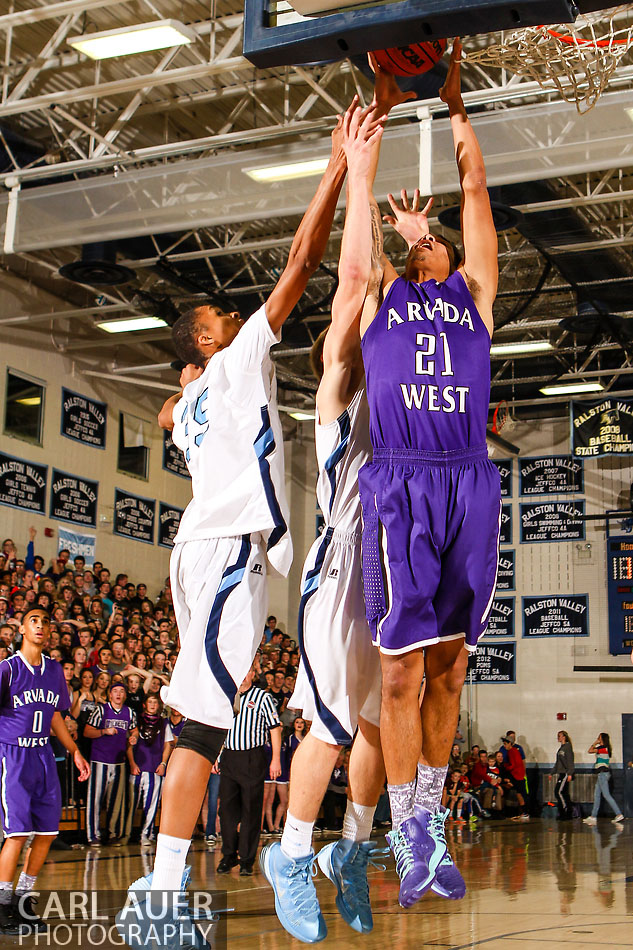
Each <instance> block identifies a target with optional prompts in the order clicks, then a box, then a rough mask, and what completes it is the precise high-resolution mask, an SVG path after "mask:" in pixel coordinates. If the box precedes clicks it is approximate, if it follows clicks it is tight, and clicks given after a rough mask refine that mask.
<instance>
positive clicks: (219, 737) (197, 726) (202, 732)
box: [178, 719, 226, 765]
mask: <svg viewBox="0 0 633 950" xmlns="http://www.w3.org/2000/svg"><path fill="white" fill-rule="evenodd" d="M225 739H226V729H218V728H217V727H216V726H207V724H206V723H204V722H195V721H194V720H193V719H187V721H186V722H185V724H184V726H183V727H182V732H181V733H180V738H179V740H178V748H179V749H189V750H190V751H191V752H196V753H197V754H198V755H201V756H202V757H203V758H204V759H207V760H208V761H209V762H210V763H211V765H213V764H214V763H215V761H216V759H217V757H218V756H219V754H220V750H221V749H222V746H223V745H224V740H225Z"/></svg>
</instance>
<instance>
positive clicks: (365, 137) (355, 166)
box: [342, 101, 387, 176]
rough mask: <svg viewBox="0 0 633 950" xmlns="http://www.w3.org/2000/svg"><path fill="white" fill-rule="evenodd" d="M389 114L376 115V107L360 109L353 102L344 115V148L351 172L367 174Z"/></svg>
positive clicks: (361, 174) (360, 174)
mask: <svg viewBox="0 0 633 950" xmlns="http://www.w3.org/2000/svg"><path fill="white" fill-rule="evenodd" d="M386 118H387V116H386V115H382V116H380V117H376V115H375V112H374V109H373V107H372V106H369V108H367V109H360V108H359V106H358V103H357V102H356V101H354V102H352V105H351V106H350V107H349V109H348V110H347V112H346V113H345V115H344V116H343V129H342V135H343V142H342V144H343V150H344V152H345V156H346V158H347V167H348V169H349V171H350V173H353V174H357V175H359V176H366V175H367V174H368V172H369V165H370V161H371V154H372V149H373V147H374V145H375V144H376V143H377V142H378V140H379V139H380V136H381V135H382V132H383V125H384V122H385V120H386Z"/></svg>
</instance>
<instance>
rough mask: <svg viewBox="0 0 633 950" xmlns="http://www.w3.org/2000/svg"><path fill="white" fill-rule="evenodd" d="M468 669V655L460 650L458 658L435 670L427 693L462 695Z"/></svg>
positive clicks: (429, 680)
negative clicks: (439, 692) (437, 692)
mask: <svg viewBox="0 0 633 950" xmlns="http://www.w3.org/2000/svg"><path fill="white" fill-rule="evenodd" d="M467 669H468V653H467V652H466V650H460V652H459V653H458V654H457V656H456V657H451V658H450V659H448V660H447V661H446V662H445V663H444V664H442V665H441V666H440V668H439V669H437V668H436V669H434V670H433V673H432V675H429V676H428V678H427V682H426V691H427V693H428V692H433V691H435V690H437V691H439V690H441V691H442V692H443V693H450V694H453V695H458V696H459V695H460V693H461V691H462V687H463V685H464V680H465V679H466V671H467Z"/></svg>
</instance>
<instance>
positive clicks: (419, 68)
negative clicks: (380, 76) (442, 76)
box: [374, 40, 446, 76]
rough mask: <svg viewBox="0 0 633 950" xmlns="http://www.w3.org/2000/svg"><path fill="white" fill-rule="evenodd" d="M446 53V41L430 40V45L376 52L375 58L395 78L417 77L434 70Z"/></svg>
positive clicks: (396, 47)
mask: <svg viewBox="0 0 633 950" xmlns="http://www.w3.org/2000/svg"><path fill="white" fill-rule="evenodd" d="M445 52H446V40H430V41H429V42H428V43H412V44H411V45H410V46H393V47H392V48H391V49H379V50H374V56H375V57H376V59H377V60H378V63H379V64H380V65H381V66H382V68H383V69H384V70H385V71H386V72H388V73H393V75H395V76H417V75H419V74H420V73H426V72H428V71H429V69H433V67H434V66H435V64H436V63H439V61H440V60H441V58H442V56H443V55H444V53H445Z"/></svg>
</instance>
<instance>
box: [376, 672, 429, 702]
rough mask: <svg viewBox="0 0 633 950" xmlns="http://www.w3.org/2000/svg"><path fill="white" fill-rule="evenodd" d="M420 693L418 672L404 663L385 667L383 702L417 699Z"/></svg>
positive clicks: (383, 673)
mask: <svg viewBox="0 0 633 950" xmlns="http://www.w3.org/2000/svg"><path fill="white" fill-rule="evenodd" d="M419 691H420V676H419V674H418V672H417V670H414V669H411V668H410V667H409V666H408V665H407V664H406V663H404V662H393V663H390V664H389V665H388V666H383V670H382V702H383V705H384V703H385V702H387V703H389V702H398V701H400V700H403V699H406V698H407V697H411V696H413V697H414V698H416V702H417V696H418V693H419Z"/></svg>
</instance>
